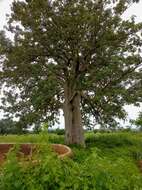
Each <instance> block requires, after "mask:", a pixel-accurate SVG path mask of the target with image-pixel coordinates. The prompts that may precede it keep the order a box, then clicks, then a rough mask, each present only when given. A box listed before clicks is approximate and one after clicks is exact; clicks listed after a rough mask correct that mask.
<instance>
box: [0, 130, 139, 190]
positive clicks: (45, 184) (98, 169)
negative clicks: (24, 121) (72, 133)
mask: <svg viewBox="0 0 142 190" xmlns="http://www.w3.org/2000/svg"><path fill="white" fill-rule="evenodd" d="M85 139H86V148H81V147H79V146H71V148H72V150H73V153H74V156H73V158H72V159H67V160H66V159H65V160H60V159H57V158H56V157H54V156H52V153H51V156H50V154H49V152H48V156H47V155H46V154H43V153H42V154H40V155H38V156H39V157H42V160H43V162H42V164H41V165H40V166H37V167H31V168H28V169H26V170H25V169H24V170H23V169H21V166H20V168H19V166H18V165H16V164H15V163H16V162H15V161H14V159H13V157H11V158H10V160H11V162H8V165H6V167H5V168H4V170H3V172H2V175H1V176H3V177H2V179H1V178H0V189H3V190H16V189H17V190H21V189H22V187H23V190H32V189H33V190H48V189H52V190H54V189H55V190H56V189H59V190H60V189H61V190H66V189H70V190H91V189H92V190H93V189H94V190H142V174H141V173H140V170H139V168H138V167H137V161H138V160H142V133H126V132H125V133H97V134H94V133H86V134H85ZM41 140H42V141H44V142H49V143H61V144H63V143H64V137H63V136H61V135H60V136H58V135H56V134H49V135H48V137H47V136H46V135H44V136H42V137H41V135H20V136H17V135H8V136H0V143H9V142H12V143H37V142H41ZM17 170H18V171H19V173H18V172H17V173H16V172H15V171H17ZM20 172H21V173H20ZM10 176H12V177H13V176H14V177H13V178H12V179H11V177H10ZM19 176H21V178H20V179H19ZM22 176H23V177H22ZM14 179H15V180H14ZM19 180H20V181H19ZM29 180H30V181H31V180H32V181H33V183H32V184H30V185H29V183H30V182H29ZM14 181H15V182H14ZM15 183H16V184H17V186H16V185H15ZM8 184H9V186H7V185H8ZM23 184H24V186H22V185H23ZM18 185H19V186H18Z"/></svg>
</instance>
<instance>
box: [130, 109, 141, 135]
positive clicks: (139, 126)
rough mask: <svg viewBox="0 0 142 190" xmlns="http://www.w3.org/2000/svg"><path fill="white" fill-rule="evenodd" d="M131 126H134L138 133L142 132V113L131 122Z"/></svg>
mask: <svg viewBox="0 0 142 190" xmlns="http://www.w3.org/2000/svg"><path fill="white" fill-rule="evenodd" d="M131 123H132V125H136V126H137V127H138V129H139V130H140V131H142V112H140V113H139V116H138V118H137V119H136V120H131Z"/></svg>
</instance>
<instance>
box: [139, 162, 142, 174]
mask: <svg viewBox="0 0 142 190" xmlns="http://www.w3.org/2000/svg"><path fill="white" fill-rule="evenodd" d="M138 167H139V169H140V171H141V173H142V160H139V161H138Z"/></svg>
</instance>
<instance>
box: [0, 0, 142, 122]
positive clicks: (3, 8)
mask: <svg viewBox="0 0 142 190" xmlns="http://www.w3.org/2000/svg"><path fill="white" fill-rule="evenodd" d="M12 1H13V0H0V30H2V29H3V26H4V25H5V24H6V14H9V13H10V5H11V3H12ZM132 15H135V16H136V21H137V22H142V0H140V2H139V3H138V4H133V5H132V6H131V7H130V8H129V9H128V10H127V11H126V12H125V14H124V16H123V17H124V19H129V18H130V17H131V16H132ZM126 110H127V111H128V118H132V119H134V118H136V116H137V114H138V111H139V110H142V108H139V109H138V108H136V107H134V106H126ZM1 115H2V114H0V116H1ZM61 120H62V125H63V119H61Z"/></svg>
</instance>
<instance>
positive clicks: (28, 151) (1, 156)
mask: <svg viewBox="0 0 142 190" xmlns="http://www.w3.org/2000/svg"><path fill="white" fill-rule="evenodd" d="M14 145H15V144H12V143H11V144H0V163H2V162H3V161H4V160H5V158H6V154H7V153H8V152H9V150H10V149H11V148H13V147H14ZM51 146H52V149H53V151H55V152H56V153H57V154H58V155H59V157H60V158H63V157H70V156H71V155H72V151H71V149H70V148H69V147H68V146H65V145H61V144H51ZM36 149H37V145H36V144H20V148H19V153H18V157H19V156H20V155H21V154H22V155H24V156H31V155H32V153H33V152H34V151H35V150H36Z"/></svg>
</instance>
